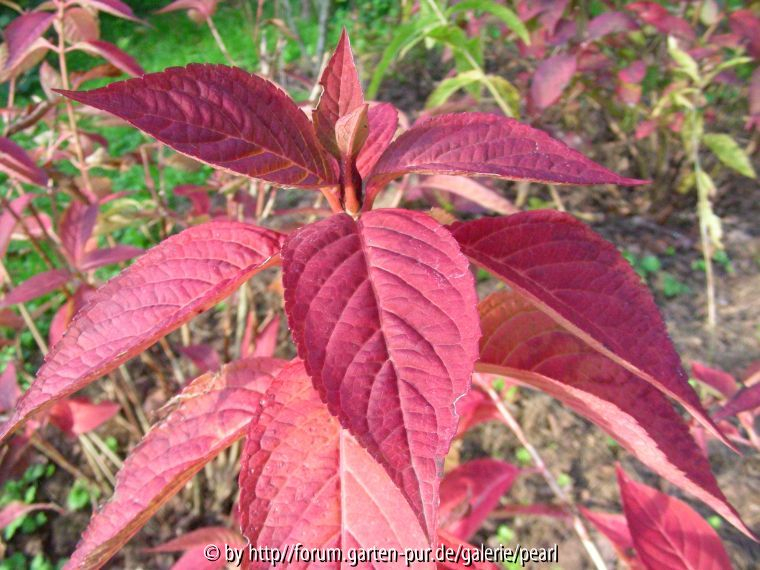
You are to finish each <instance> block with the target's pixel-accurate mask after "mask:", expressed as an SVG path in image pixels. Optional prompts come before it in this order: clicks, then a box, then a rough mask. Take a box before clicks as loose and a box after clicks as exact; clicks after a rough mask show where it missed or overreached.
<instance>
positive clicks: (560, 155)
mask: <svg viewBox="0 0 760 570" xmlns="http://www.w3.org/2000/svg"><path fill="white" fill-rule="evenodd" d="M410 172H416V173H419V174H459V175H465V176H495V177H497V178H507V179H511V180H531V181H537V182H551V183H554V184H626V185H636V184H644V181H642V180H634V179H631V178H623V177H622V176H619V175H617V174H615V173H614V172H611V171H609V170H607V169H606V168H604V167H602V166H600V165H598V164H596V163H595V162H593V161H592V160H589V159H588V158H586V157H585V156H583V155H582V154H581V153H579V152H577V151H574V150H572V149H571V148H569V147H568V146H566V145H565V144H564V143H561V142H560V141H558V140H555V139H553V138H551V137H550V136H549V135H548V134H546V133H545V132H543V131H539V130H537V129H534V128H532V127H529V126H528V125H524V124H522V123H520V122H518V121H515V120H513V119H508V118H507V117H500V116H497V115H489V114H486V113H460V114H453V115H437V116H434V117H428V118H426V119H423V120H420V121H418V122H417V123H416V124H415V125H414V126H413V127H412V128H411V129H409V130H408V131H406V132H405V133H403V134H402V135H401V136H399V137H398V138H397V139H396V140H395V141H394V142H393V143H391V145H390V146H389V147H388V148H387V149H386V151H385V152H384V153H383V155H382V156H381V157H380V159H379V160H378V161H377V164H375V167H374V168H373V169H372V173H371V174H370V175H369V178H368V180H367V185H368V187H371V188H369V189H368V196H367V198H368V200H369V199H370V198H372V197H374V195H375V194H376V193H377V191H378V190H380V189H381V188H382V187H383V186H384V185H385V184H386V183H387V182H389V181H391V180H393V179H394V178H397V177H398V176H401V175H403V174H407V173H410ZM370 203H371V201H370Z"/></svg>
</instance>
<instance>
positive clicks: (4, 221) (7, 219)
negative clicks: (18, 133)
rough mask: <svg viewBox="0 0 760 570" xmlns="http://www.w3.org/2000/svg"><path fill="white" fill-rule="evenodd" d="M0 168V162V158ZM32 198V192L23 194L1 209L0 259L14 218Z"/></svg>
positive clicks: (3, 254)
mask: <svg viewBox="0 0 760 570" xmlns="http://www.w3.org/2000/svg"><path fill="white" fill-rule="evenodd" d="M1 140H2V139H0V141H1ZM1 168H2V162H1V159H0V169H1ZM32 198H34V195H33V194H23V195H22V196H19V197H18V198H16V199H15V200H13V201H12V202H11V203H10V204H9V205H10V208H7V209H3V212H2V214H0V259H1V258H3V257H5V252H6V251H8V244H10V242H11V237H12V236H13V230H15V229H16V224H17V222H16V219H17V218H21V217H23V211H24V208H26V207H27V205H28V204H29V202H31V201H32ZM14 214H15V215H14Z"/></svg>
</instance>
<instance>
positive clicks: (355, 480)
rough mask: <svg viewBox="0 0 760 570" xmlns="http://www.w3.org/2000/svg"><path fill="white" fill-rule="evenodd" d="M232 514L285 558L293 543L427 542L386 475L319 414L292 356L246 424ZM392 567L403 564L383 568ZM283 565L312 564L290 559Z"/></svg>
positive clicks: (256, 542)
mask: <svg viewBox="0 0 760 570" xmlns="http://www.w3.org/2000/svg"><path fill="white" fill-rule="evenodd" d="M303 450H308V455H307V456H306V457H304V455H303ZM240 515H241V527H242V530H243V534H244V535H245V536H246V537H247V538H248V540H249V541H250V543H251V544H252V545H253V546H254V547H257V548H263V547H269V548H275V549H278V550H280V551H281V552H285V553H286V556H287V552H288V551H289V552H291V553H292V552H293V551H292V550H289V549H291V548H293V547H294V545H296V544H302V545H303V547H304V549H307V550H308V549H312V548H319V549H328V548H341V549H344V555H345V554H346V550H348V549H349V548H354V549H359V548H361V549H367V550H368V549H371V548H373V547H379V548H389V549H396V550H400V551H401V552H403V550H404V549H406V548H429V547H430V546H431V544H430V542H429V541H428V540H427V538H426V537H425V533H424V532H423V530H422V529H421V528H420V524H419V522H418V521H417V517H416V516H415V514H414V513H413V512H412V509H411V508H410V506H409V504H408V503H407V502H406V500H405V499H404V497H403V496H402V494H401V493H400V491H399V490H398V488H397V487H396V486H395V485H394V484H393V482H392V481H391V480H390V478H389V477H388V475H387V473H386V472H385V471H384V470H383V468H382V467H381V466H380V465H379V464H378V463H377V462H376V461H375V460H374V459H373V458H372V457H371V456H370V454H369V453H367V451H366V450H364V449H363V448H362V447H361V446H360V445H359V444H358V443H357V442H356V440H355V439H354V438H353V437H352V436H351V435H350V434H349V433H348V432H347V431H346V430H344V429H341V427H340V424H339V423H338V421H337V420H336V419H335V418H334V417H333V416H331V415H330V413H329V412H328V411H327V408H326V407H325V405H324V404H323V403H322V402H321V401H320V399H319V395H318V394H317V392H316V391H315V390H314V388H313V386H312V384H311V381H310V379H309V377H308V376H307V374H306V370H305V369H304V366H303V363H301V362H300V361H295V362H293V363H291V364H289V365H288V366H287V367H286V368H284V369H283V371H282V372H281V373H280V374H279V375H278V376H277V378H275V380H274V382H273V383H272V386H271V388H270V391H269V392H268V394H267V396H266V398H265V399H264V401H263V404H262V405H261V406H260V407H259V409H258V410H257V411H256V412H255V414H254V417H253V420H252V421H251V422H250V429H249V431H248V437H247V439H246V445H245V449H244V451H243V457H242V460H241V468H240ZM398 564H403V562H401V561H397V564H391V565H389V567H397V566H398ZM345 565H346V563H344V564H341V563H340V562H335V563H325V564H323V565H320V566H319V567H320V568H325V569H335V570H340V569H341V568H343V567H345ZM287 566H288V568H307V567H313V566H310V565H308V564H305V563H300V564H299V563H296V562H295V561H294V562H293V563H292V564H290V563H289V564H287ZM367 567H368V568H369V567H373V568H374V567H377V566H375V565H370V566H367ZM383 567H385V566H383ZM432 567H433V565H432V564H420V565H415V568H425V569H430V568H432Z"/></svg>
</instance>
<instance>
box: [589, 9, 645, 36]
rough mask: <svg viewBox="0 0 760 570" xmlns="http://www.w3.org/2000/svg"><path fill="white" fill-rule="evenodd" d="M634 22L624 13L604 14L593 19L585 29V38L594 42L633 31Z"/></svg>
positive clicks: (634, 27)
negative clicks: (610, 35) (611, 35)
mask: <svg viewBox="0 0 760 570" xmlns="http://www.w3.org/2000/svg"><path fill="white" fill-rule="evenodd" d="M637 27H638V26H636V22H634V21H633V19H631V17H630V16H629V15H628V14H626V13H625V12H604V13H603V14H599V15H598V16H596V17H595V18H593V19H592V20H591V21H590V22H589V23H588V27H587V28H586V36H587V37H588V39H589V40H591V41H594V40H598V39H600V38H603V37H604V36H607V35H609V34H616V33H619V32H628V31H630V30H635V29H636V28H637Z"/></svg>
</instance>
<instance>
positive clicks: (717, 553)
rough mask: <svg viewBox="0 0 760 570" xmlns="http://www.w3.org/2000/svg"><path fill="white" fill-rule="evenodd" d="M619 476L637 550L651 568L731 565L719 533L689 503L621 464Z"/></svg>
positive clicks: (712, 569) (706, 569) (698, 569)
mask: <svg viewBox="0 0 760 570" xmlns="http://www.w3.org/2000/svg"><path fill="white" fill-rule="evenodd" d="M617 476H618V484H619V485H620V497H621V499H622V501H623V510H624V511H625V518H626V520H627V521H628V527H629V528H630V529H631V537H632V538H633V544H634V546H635V547H636V553H637V554H638V555H639V557H640V558H641V561H642V562H643V563H644V564H645V565H646V566H647V567H648V568H668V569H669V570H679V569H684V570H726V569H727V568H729V569H730V568H731V561H730V560H729V558H728V555H727V554H726V550H725V549H724V548H723V544H722V543H721V541H720V538H719V537H718V535H717V533H716V532H715V530H713V528H712V527H711V526H710V525H709V524H707V521H705V520H704V519H703V518H702V517H701V516H700V515H699V514H697V513H696V512H695V511H694V510H693V509H692V508H691V507H690V506H689V505H687V504H686V503H684V502H683V501H680V500H678V499H676V498H675V497H669V496H668V495H665V494H664V493H661V492H659V491H657V490H656V489H652V488H651V487H648V486H647V485H642V484H641V483H637V482H635V481H633V480H632V479H630V478H628V476H627V475H626V474H625V472H624V471H623V470H622V469H621V467H620V465H618V466H617Z"/></svg>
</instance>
